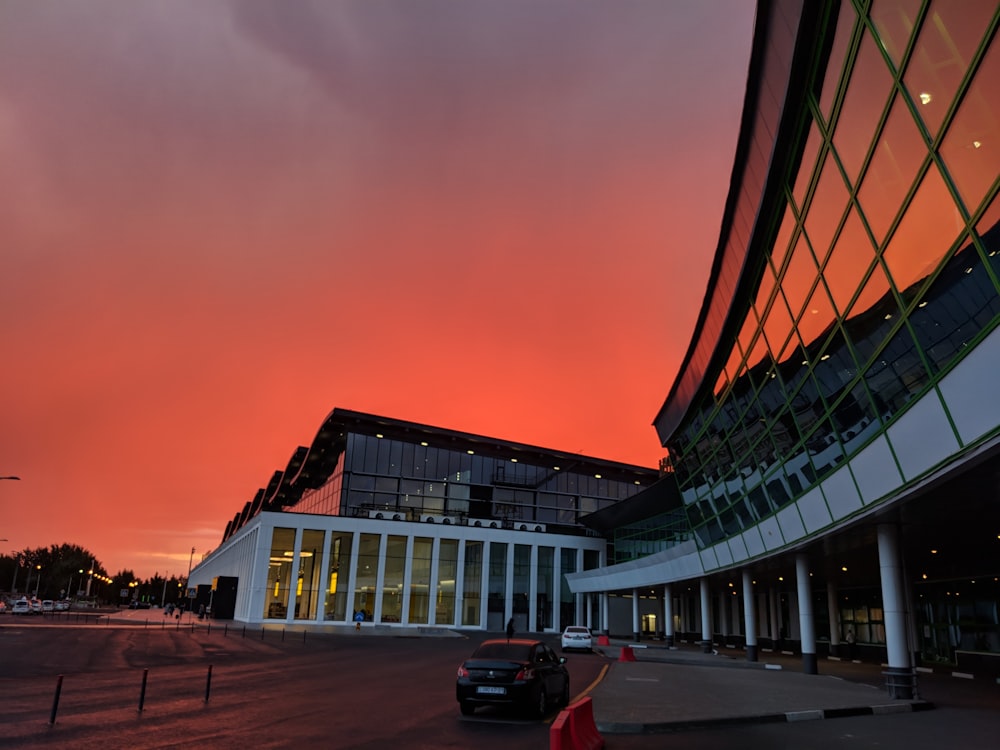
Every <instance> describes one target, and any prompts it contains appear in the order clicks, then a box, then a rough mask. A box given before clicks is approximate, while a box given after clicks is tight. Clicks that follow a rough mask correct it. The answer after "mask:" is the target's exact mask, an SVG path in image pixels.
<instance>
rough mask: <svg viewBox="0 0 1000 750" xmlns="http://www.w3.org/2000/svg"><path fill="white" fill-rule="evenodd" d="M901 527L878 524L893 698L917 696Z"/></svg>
mask: <svg viewBox="0 0 1000 750" xmlns="http://www.w3.org/2000/svg"><path fill="white" fill-rule="evenodd" d="M898 533H899V532H898V530H897V528H896V527H895V526H894V525H892V524H887V523H883V524H879V526H878V565H879V572H880V574H881V575H880V577H881V579H882V616H883V618H884V620H885V645H886V655H887V656H888V661H889V664H888V669H887V674H886V680H887V682H888V687H889V695H890V696H891V697H893V698H903V699H910V698H912V697H913V687H914V678H913V665H912V664H911V663H910V649H909V647H908V645H907V639H906V609H905V607H906V597H905V594H904V593H903V576H902V571H901V567H902V566H901V559H900V556H899V542H898Z"/></svg>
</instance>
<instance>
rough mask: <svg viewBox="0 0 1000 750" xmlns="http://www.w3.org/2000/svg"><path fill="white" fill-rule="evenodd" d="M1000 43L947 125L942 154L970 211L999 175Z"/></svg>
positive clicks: (994, 46)
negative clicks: (999, 94) (998, 94)
mask: <svg viewBox="0 0 1000 750" xmlns="http://www.w3.org/2000/svg"><path fill="white" fill-rule="evenodd" d="M997 91H1000V44H997V43H996V42H994V43H993V44H992V45H991V46H990V49H989V50H988V51H987V52H986V56H985V58H984V59H983V61H982V63H981V64H980V66H979V70H978V71H977V72H976V77H975V78H974V79H973V81H972V84H971V85H970V86H969V89H968V91H967V92H966V94H965V97H964V98H963V99H962V103H961V104H960V105H959V107H958V112H957V113H956V114H955V118H954V119H953V120H952V122H951V125H949V126H948V131H947V133H945V137H944V142H943V143H942V144H941V156H942V157H943V158H944V163H945V167H946V168H947V169H948V173H949V174H950V175H951V176H952V179H953V180H954V181H955V184H956V185H957V186H958V191H959V193H960V194H961V196H962V200H963V201H965V205H966V207H967V208H968V209H969V213H975V212H976V210H977V209H978V208H979V204H980V203H981V202H982V200H983V197H984V196H985V195H986V191H987V190H988V189H989V187H990V186H991V185H992V184H993V183H994V182H995V181H996V179H997V174H1000V96H997V93H996V92H997Z"/></svg>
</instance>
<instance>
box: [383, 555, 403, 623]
mask: <svg viewBox="0 0 1000 750" xmlns="http://www.w3.org/2000/svg"><path fill="white" fill-rule="evenodd" d="M383 564H384V565H385V573H384V574H383V579H382V617H381V621H382V622H402V621H403V575H404V574H405V572H406V537H405V536H396V535H391V536H389V537H388V538H387V539H386V547H385V561H384V563H383Z"/></svg>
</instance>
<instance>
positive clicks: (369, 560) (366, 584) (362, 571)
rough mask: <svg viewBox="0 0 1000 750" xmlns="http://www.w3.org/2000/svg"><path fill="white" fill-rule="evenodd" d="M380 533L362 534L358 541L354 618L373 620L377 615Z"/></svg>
mask: <svg viewBox="0 0 1000 750" xmlns="http://www.w3.org/2000/svg"><path fill="white" fill-rule="evenodd" d="M379 542H380V536H379V535H378V534H362V535H361V538H360V540H359V542H358V569H357V570H356V571H355V573H354V610H353V618H355V619H360V620H364V621H366V622H371V620H372V619H373V618H374V617H375V586H376V583H377V582H378V565H379V559H380V555H379Z"/></svg>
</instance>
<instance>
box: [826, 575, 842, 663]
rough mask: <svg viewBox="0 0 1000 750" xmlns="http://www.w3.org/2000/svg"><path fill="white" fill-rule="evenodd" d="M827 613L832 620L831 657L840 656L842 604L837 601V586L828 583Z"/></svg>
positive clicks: (833, 583) (831, 582) (833, 582)
mask: <svg viewBox="0 0 1000 750" xmlns="http://www.w3.org/2000/svg"><path fill="white" fill-rule="evenodd" d="M826 611H827V616H828V617H829V618H830V656H839V655H840V604H839V603H838V601H837V584H836V582H835V581H827V584H826Z"/></svg>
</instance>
